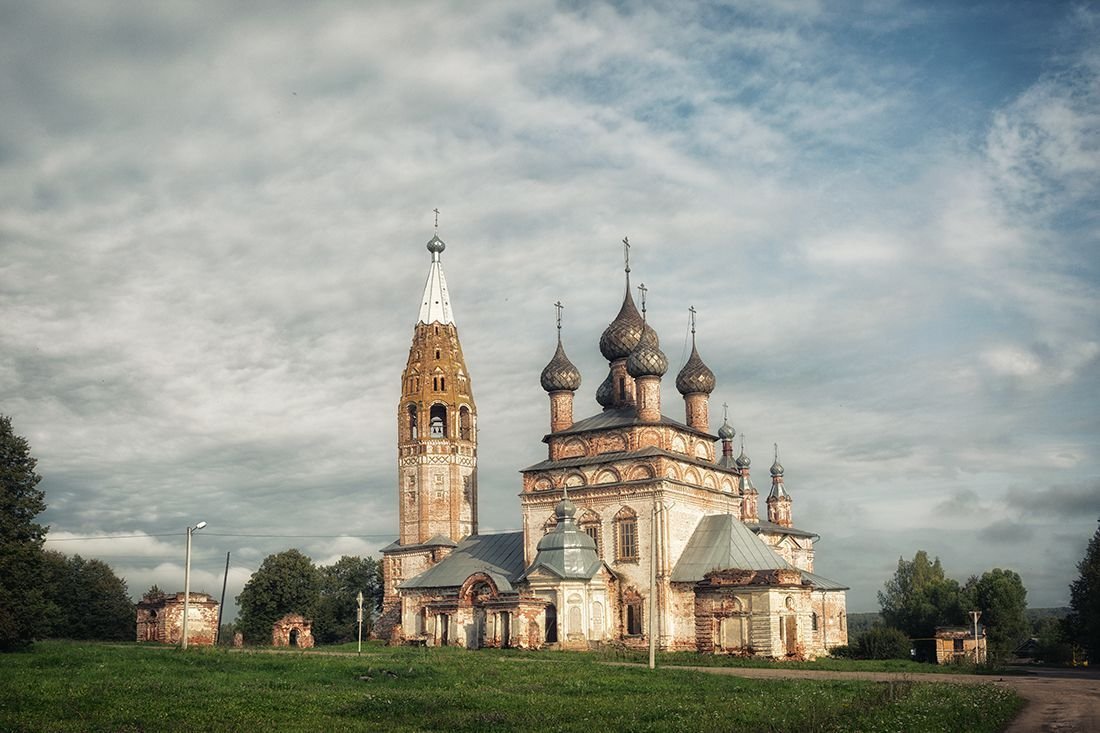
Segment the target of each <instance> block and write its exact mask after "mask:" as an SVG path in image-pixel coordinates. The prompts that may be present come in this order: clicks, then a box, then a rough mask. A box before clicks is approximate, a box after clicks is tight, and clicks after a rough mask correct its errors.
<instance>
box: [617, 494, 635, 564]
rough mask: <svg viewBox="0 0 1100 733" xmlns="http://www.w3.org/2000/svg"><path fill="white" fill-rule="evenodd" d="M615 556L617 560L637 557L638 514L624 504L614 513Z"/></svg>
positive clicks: (632, 559)
mask: <svg viewBox="0 0 1100 733" xmlns="http://www.w3.org/2000/svg"><path fill="white" fill-rule="evenodd" d="M615 557H616V559H617V560H626V561H636V560H637V559H638V515H637V513H636V512H635V511H634V510H633V509H631V508H630V507H626V506H624V507H623V508H622V509H620V510H619V513H618V514H616V515H615Z"/></svg>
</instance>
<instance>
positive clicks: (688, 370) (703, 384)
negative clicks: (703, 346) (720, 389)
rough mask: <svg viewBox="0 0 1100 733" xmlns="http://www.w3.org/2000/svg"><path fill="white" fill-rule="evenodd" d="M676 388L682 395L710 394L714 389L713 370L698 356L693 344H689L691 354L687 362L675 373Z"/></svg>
mask: <svg viewBox="0 0 1100 733" xmlns="http://www.w3.org/2000/svg"><path fill="white" fill-rule="evenodd" d="M676 389H677V390H678V391H679V392H680V394H682V395H689V394H694V393H702V394H710V393H711V392H713V391H714V372H712V371H711V370H710V367H708V366H707V365H706V364H704V363H703V360H702V359H701V358H699V352H698V351H697V350H696V348H695V344H692V345H691V356H690V357H689V358H688V360H687V364H684V368H683V369H681V370H680V373H679V374H677V375H676Z"/></svg>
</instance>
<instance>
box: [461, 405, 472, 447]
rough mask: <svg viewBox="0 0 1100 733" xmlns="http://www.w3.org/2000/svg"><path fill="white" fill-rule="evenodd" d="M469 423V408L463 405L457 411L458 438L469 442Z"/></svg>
mask: <svg viewBox="0 0 1100 733" xmlns="http://www.w3.org/2000/svg"><path fill="white" fill-rule="evenodd" d="M470 423H471V420H470V408H469V407H466V406H465V405H463V406H462V407H460V408H459V410H458V437H460V438H462V439H463V440H470V436H471V434H472V430H471V424H470Z"/></svg>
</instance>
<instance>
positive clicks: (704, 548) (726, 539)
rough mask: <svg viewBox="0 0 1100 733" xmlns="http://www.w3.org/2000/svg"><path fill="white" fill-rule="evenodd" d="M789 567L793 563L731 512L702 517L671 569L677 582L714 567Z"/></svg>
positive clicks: (697, 578) (695, 578) (691, 580)
mask: <svg viewBox="0 0 1100 733" xmlns="http://www.w3.org/2000/svg"><path fill="white" fill-rule="evenodd" d="M733 568H736V569H738V570H786V569H791V566H790V565H789V564H788V563H787V561H786V560H784V559H783V558H781V557H780V556H779V555H777V554H776V553H775V551H774V550H772V548H770V547H768V546H767V545H766V544H765V543H764V541H763V540H761V539H760V538H759V537H757V536H756V535H755V534H753V533H752V530H750V529H749V528H748V527H746V526H745V525H744V524H742V523H741V521H740V520H738V519H736V518H735V517H733V516H732V515H730V514H714V515H711V516H709V517H703V518H702V519H701V520H699V524H698V525H697V526H696V527H695V532H694V533H693V534H692V535H691V539H689V540H688V543H687V547H685V548H684V551H683V553H682V554H681V555H680V559H679V561H677V563H676V567H675V568H673V570H672V580H673V581H674V582H677V583H694V582H698V581H700V580H702V579H703V577H704V576H705V575H706V574H707V573H709V572H711V571H712V570H729V569H733Z"/></svg>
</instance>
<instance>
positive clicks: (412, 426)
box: [408, 405, 417, 440]
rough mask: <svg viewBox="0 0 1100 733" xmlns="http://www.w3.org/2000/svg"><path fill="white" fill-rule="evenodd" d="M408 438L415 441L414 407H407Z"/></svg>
mask: <svg viewBox="0 0 1100 733" xmlns="http://www.w3.org/2000/svg"><path fill="white" fill-rule="evenodd" d="M408 412H409V438H410V439H411V440H416V438H417V434H416V405H409V410H408Z"/></svg>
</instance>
